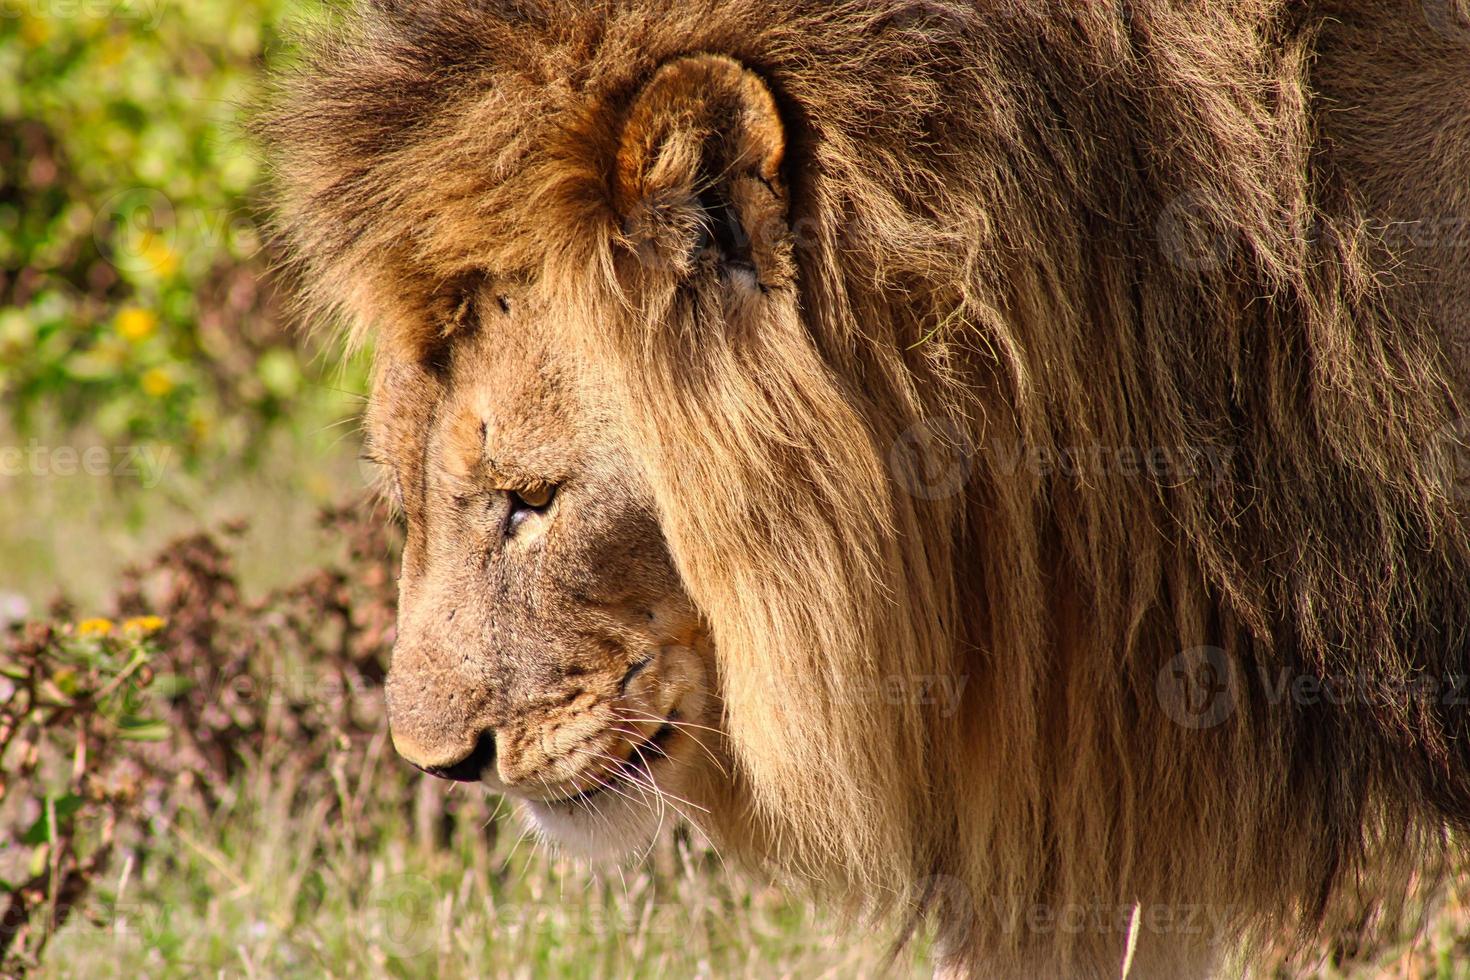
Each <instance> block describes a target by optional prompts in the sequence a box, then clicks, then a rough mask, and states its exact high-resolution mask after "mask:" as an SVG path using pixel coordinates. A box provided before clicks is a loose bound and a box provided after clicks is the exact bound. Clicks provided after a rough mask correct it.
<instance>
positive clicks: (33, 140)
mask: <svg viewBox="0 0 1470 980" xmlns="http://www.w3.org/2000/svg"><path fill="white" fill-rule="evenodd" d="M317 6H318V5H315V4H307V3H305V2H302V0H233V2H230V3H181V2H174V0H0V403H3V404H4V406H5V408H6V410H7V412H8V414H9V416H10V417H9V419H8V422H9V424H10V425H11V426H13V427H17V428H19V429H21V430H22V431H24V430H26V429H29V428H33V427H35V426H36V425H38V424H42V423H44V424H48V425H54V424H59V425H62V426H67V427H75V426H84V427H87V428H89V429H93V430H95V431H96V432H98V433H99V434H100V435H102V436H104V437H106V438H112V439H160V440H166V441H168V442H170V443H172V444H174V445H176V446H178V447H180V449H181V450H182V451H183V455H184V456H185V458H192V459H197V458H199V457H200V456H201V455H207V454H210V453H213V452H217V451H220V450H226V451H233V450H239V449H241V448H248V447H249V446H251V445H252V444H254V442H255V439H256V437H257V436H258V435H259V433H260V432H261V431H263V430H264V429H265V428H267V427H269V425H270V424H271V423H273V422H276V421H278V420H281V419H283V418H290V419H293V420H300V419H304V418H310V419H313V420H314V422H313V423H312V424H315V425H320V424H321V422H322V420H323V419H324V418H327V417H331V416H333V415H340V414H342V413H344V412H346V411H350V410H351V409H350V402H349V401H348V400H346V399H344V398H343V397H342V396H341V395H340V394H339V393H338V392H336V391H334V390H333V389H334V388H336V387H345V388H349V389H352V388H356V387H357V386H359V385H360V381H361V379H360V378H359V377H357V376H355V375H353V374H351V373H350V372H349V373H348V374H347V375H346V376H345V377H344V376H338V375H336V374H333V373H329V372H331V371H332V370H333V369H332V368H331V367H329V365H334V364H335V363H336V360H337V359H336V358H335V357H331V356H327V357H324V358H322V357H316V356H315V354H316V353H319V352H309V351H304V350H302V348H301V346H300V344H299V343H298V342H297V341H296V340H295V339H294V338H293V337H292V336H291V334H290V333H289V331H288V329H287V324H286V318H285V317H284V316H282V315H281V314H282V310H281V305H282V300H281V298H280V296H279V292H280V291H279V290H278V289H277V288H276V287H275V285H274V284H273V282H272V280H271V277H270V276H269V274H268V270H269V268H270V265H271V256H270V247H269V243H268V241H267V237H266V234H265V231H264V225H265V221H264V212H263V208H262V200H261V193H260V189H259V188H260V177H261V170H262V167H261V164H260V161H259V159H258V155H257V154H256V152H255V151H254V149H253V148H252V147H251V146H250V145H249V144H248V141H247V140H246V137H245V133H244V128H245V127H244V124H243V119H244V117H245V113H244V107H246V106H248V105H249V104H250V103H251V102H252V100H254V99H255V98H256V96H257V94H258V85H259V84H260V79H261V74H262V69H263V66H264V65H265V64H266V63H267V62H268V61H270V60H272V59H274V58H277V57H288V56H289V44H288V42H287V41H286V40H285V39H284V37H285V35H284V28H285V24H286V21H287V18H288V17H291V18H293V19H295V18H296V17H298V16H299V15H301V14H304V13H306V12H308V11H310V10H312V9H316V8H317Z"/></svg>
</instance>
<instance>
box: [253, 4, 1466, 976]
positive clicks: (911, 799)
mask: <svg viewBox="0 0 1470 980" xmlns="http://www.w3.org/2000/svg"><path fill="white" fill-rule="evenodd" d="M1311 6H1312V5H1309V4H1308V5H1304V4H1294V3H1288V2H1286V0H1227V2H1220V0H1209V2H1205V0H1200V2H1186V3H1170V2H1164V0H1135V2H1132V3H1128V4H1091V3H1088V4H1067V5H1061V4H1057V5H1052V4H1031V5H1016V4H1011V3H1004V2H1001V0H997V2H995V3H993V4H985V3H981V4H955V3H938V2H918V0H912V2H909V0H905V2H893V3H889V4H884V5H877V4H872V3H848V2H823V0H812V2H797V0H711V2H709V3H688V2H687V0H616V2H608V3H596V4H594V3H585V2H575V0H502V2H499V3H496V2H486V0H480V2H476V0H459V2H450V0H432V2H418V3H399V2H390V0H380V2H377V3H371V4H369V3H363V4H360V5H359V10H358V11H357V13H356V14H355V15H353V16H352V17H350V18H349V19H348V22H347V23H346V24H345V25H339V27H338V28H337V29H336V30H335V31H334V32H333V33H332V34H331V35H330V36H329V37H327V38H325V39H322V40H320V41H319V42H318V43H316V44H315V46H314V47H313V48H312V50H311V52H310V53H309V55H308V57H307V58H306V60H305V65H304V67H303V68H302V69H301V70H300V71H298V72H296V73H294V74H292V75H289V76H287V77H286V78H285V79H284V80H283V82H282V92H281V93H280V104H279V106H278V108H276V109H275V110H273V111H272V112H271V113H270V114H269V116H268V118H267V119H266V120H265V122H264V124H263V132H264V134H265V136H266V138H267V140H268V142H269V144H270V146H271V152H272V154H273V156H274V157H275V158H276V159H277V160H278V161H280V173H279V177H280V202H281V208H280V212H281V229H282V232H283V235H284V237H285V239H286V241H287V243H288V244H289V246H290V248H291V250H292V254H293V256H295V259H296V261H297V262H298V263H299V268H300V272H301V277H302V280H303V282H304V283H305V285H306V290H307V296H308V302H309V304H310V306H311V307H312V308H313V309H315V310H318V311H334V312H335V313H337V314H340V315H343V316H345V318H346V319H347V320H348V321H350V322H351V323H352V324H353V325H354V328H355V329H356V330H357V331H359V333H360V334H367V333H370V332H371V333H372V335H373V336H374V337H375V338H376V339H377V341H378V343H379V346H380V350H381V351H383V352H385V354H384V356H401V355H403V354H404V352H408V353H410V354H412V353H414V352H417V351H420V350H422V349H423V347H424V346H425V345H426V344H430V343H432V342H434V340H435V337H436V334H435V331H436V330H437V327H436V326H435V324H436V323H437V322H438V321H437V320H436V319H435V317H434V316H433V314H432V310H433V309H434V305H435V303H436V302H438V297H439V296H440V294H441V292H442V291H443V290H444V289H446V288H448V287H449V286H450V285H451V284H453V283H454V282H455V281H457V279H459V278H460V277H463V276H465V275H468V274H473V273H474V272H476V271H479V270H487V269H488V270H494V271H495V272H496V273H497V274H503V275H516V276H522V277H525V278H527V279H530V280H533V281H534V282H536V283H538V284H539V285H538V286H537V287H536V288H539V289H541V290H543V291H544V292H545V294H546V295H547V296H554V297H555V298H556V303H557V304H559V305H560V306H561V307H562V308H564V309H566V310H567V311H568V316H569V317H572V318H573V319H575V320H576V322H580V323H583V324H585V325H586V329H585V331H584V332H585V338H584V340H583V342H584V344H585V353H586V356H588V357H589V358H594V359H595V360H596V363H598V364H599V365H602V366H603V367H604V368H605V369H606V370H607V371H609V372H610V373H611V374H612V375H613V376H615V377H616V378H617V379H618V382H619V385H620V390H621V391H622V393H623V397H624V400H625V403H626V407H627V411H628V416H629V418H630V419H635V420H637V421H638V439H639V443H640V444H639V446H638V449H639V451H640V452H641V454H642V462H643V464H644V465H645V466H646V469H647V472H648V478H649V480H650V481H651V483H652V485H653V488H654V492H655V495H656V498H657V502H658V506H659V510H660V513H661V515H662V520H663V529H664V533H665V535H666V536H667V539H668V541H669V545H670V548H671V550H672V552H673V554H674V556H675V559H676V561H677V564H678V567H679V570H680V573H681V575H682V576H683V578H684V581H685V585H686V587H687V588H688V590H689V593H690V595H691V596H692V597H693V598H694V599H695V601H696V602H697V604H698V605H699V607H700V608H701V610H703V612H704V614H705V615H706V617H707V618H708V621H709V622H710V624H711V627H712V629H713V632H714V636H715V639H716V643H717V646H718V656H719V664H720V668H721V671H722V683H723V691H724V695H725V697H726V699H727V703H728V708H727V724H728V726H729V729H730V734H731V737H732V740H733V743H734V745H735V746H736V749H737V751H738V754H739V759H740V762H741V764H742V766H743V768H744V770H745V771H746V772H747V774H748V776H749V778H750V780H751V783H752V785H753V787H754V790H755V792H756V794H757V800H758V803H759V804H760V805H761V812H762V813H763V814H765V815H766V818H767V820H768V822H769V823H770V825H771V828H772V831H773V834H774V836H775V838H776V839H777V840H778V841H779V844H778V845H777V851H778V853H777V854H775V855H770V857H772V858H774V860H775V862H776V863H779V864H780V865H782V866H784V867H786V868H788V869H791V870H793V871H795V872H796V873H797V874H798V875H802V876H809V877H811V878H813V879H814V880H818V881H821V882H822V883H824V884H825V886H827V887H828V888H829V889H831V890H833V891H836V892H838V893H842V894H847V895H858V896H861V897H862V898H863V899H864V900H865V901H869V902H871V903H872V904H875V905H893V906H897V907H901V908H908V909H912V908H916V907H929V908H932V909H935V910H936V911H937V914H938V917H939V919H940V921H941V923H942V925H943V928H944V929H945V932H946V936H945V939H946V942H948V943H949V944H950V947H951V948H953V949H957V950H958V951H959V953H958V954H957V955H959V956H961V957H962V958H963V957H964V956H967V955H969V952H970V951H972V950H981V949H985V950H1001V951H1005V950H1012V951H1018V950H1020V949H1021V948H1022V947H1023V946H1024V944H1025V943H1026V942H1029V941H1031V940H1032V939H1034V937H1028V936H1027V935H1025V928H1024V922H1025V916H1026V915H1027V912H1028V910H1030V909H1033V908H1038V907H1040V908H1047V909H1052V910H1058V909H1067V908H1074V907H1086V908H1094V907H1098V906H1103V907H1108V908H1112V907H1114V906H1116V907H1122V908H1127V907H1130V906H1132V905H1134V904H1135V903H1138V904H1140V905H1143V906H1145V907H1147V906H1150V905H1152V906H1157V907H1171V908H1181V907H1186V906H1198V907H1209V908H1211V909H1213V910H1214V912H1215V918H1216V924H1217V925H1218V926H1219V930H1220V933H1221V935H1223V936H1230V937H1245V938H1251V937H1261V936H1264V935H1267V934H1270V933H1272V932H1274V931H1275V930H1277V929H1278V928H1279V927H1280V926H1282V925H1290V926H1299V927H1300V928H1301V929H1302V930H1303V931H1304V932H1305V933H1310V932H1312V930H1314V929H1315V928H1317V927H1318V926H1320V925H1321V924H1322V923H1323V922H1324V920H1325V919H1326V918H1327V917H1329V916H1330V915H1331V914H1332V913H1333V911H1334V909H1335V908H1336V907H1337V906H1338V903H1339V902H1341V903H1344V904H1345V905H1346V906H1348V907H1351V908H1352V909H1354V910H1355V911H1362V909H1364V908H1365V907H1368V906H1371V905H1372V904H1373V903H1374V901H1375V900H1376V899H1377V898H1379V897H1382V898H1383V899H1384V900H1385V901H1389V902H1390V903H1391V902H1392V899H1393V897H1394V896H1396V895H1400V894H1401V887H1400V885H1401V882H1402V879H1403V876H1404V874H1405V872H1406V870H1407V869H1409V868H1411V867H1415V866H1421V865H1422V864H1423V863H1424V862H1425V861H1426V860H1428V859H1430V858H1433V857H1435V856H1436V855H1438V854H1439V853H1440V850H1441V848H1442V845H1443V840H1444V834H1445V831H1444V828H1445V827H1446V825H1447V823H1448V825H1451V826H1453V825H1463V824H1464V822H1465V821H1466V819H1467V817H1470V722H1467V718H1470V714H1467V712H1466V711H1465V710H1464V709H1463V708H1461V707H1456V706H1454V705H1453V704H1452V703H1450V702H1449V700H1448V699H1446V698H1443V697H1423V696H1421V695H1420V694H1416V693H1415V692H1416V691H1418V692H1422V691H1423V690H1424V689H1425V685H1442V686H1443V685H1448V684H1450V683H1451V682H1452V679H1453V678H1456V677H1459V676H1460V675H1463V674H1465V673H1466V672H1467V670H1466V668H1467V646H1466V638H1465V629H1466V624H1470V536H1467V533H1466V527H1465V525H1464V513H1463V509H1462V507H1461V506H1460V505H1459V503H1458V502H1457V501H1456V500H1455V499H1454V495H1453V494H1452V493H1451V492H1450V489H1451V488H1450V487H1448V486H1447V485H1446V483H1445V480H1444V478H1443V477H1444V471H1443V466H1442V462H1443V460H1442V454H1440V453H1438V452H1436V449H1435V447H1436V446H1437V445H1440V444H1441V442H1442V436H1441V433H1443V432H1444V431H1446V430H1447V429H1446V427H1448V426H1451V425H1452V423H1453V422H1454V420H1455V418H1456V408H1455V404H1454V394H1453V392H1452V387H1451V383H1450V381H1449V379H1448V376H1447V374H1446V370H1445V367H1444V365H1443V363H1442V360H1441V355H1440V353H1439V348H1438V346H1437V341H1436V340H1435V338H1434V337H1432V336H1431V335H1429V334H1428V333H1427V331H1425V330H1424V329H1423V327H1422V325H1421V324H1419V323H1418V322H1417V321H1415V320H1413V319H1411V318H1408V317H1404V316H1401V315H1394V314H1393V313H1392V311H1391V307H1390V305H1389V304H1388V302H1387V300H1386V299H1385V288H1386V287H1385V282H1386V279H1387V275H1388V270H1389V269H1390V266H1389V264H1388V262H1387V260H1386V258H1385V257H1384V252H1383V249H1382V247H1381V245H1380V243H1378V242H1376V241H1375V240H1374V239H1373V238H1372V237H1371V236H1370V235H1369V234H1368V232H1367V231H1366V230H1365V225H1364V216H1363V215H1362V214H1360V213H1359V210H1360V208H1359V205H1358V204H1357V203H1356V202H1355V198H1354V196H1353V195H1352V194H1351V193H1350V192H1349V189H1348V187H1347V185H1346V182H1345V180H1344V177H1343V175H1342V174H1341V173H1339V172H1337V170H1336V168H1335V167H1334V165H1333V164H1332V161H1331V160H1330V159H1329V158H1328V157H1326V156H1324V155H1323V154H1322V153H1320V152H1319V150H1318V147H1317V145H1316V143H1315V141H1314V131H1315V129H1316V125H1317V123H1316V114H1317V113H1318V112H1320V111H1321V110H1320V108H1319V107H1318V106H1317V105H1316V103H1315V102H1314V97H1313V91H1312V72H1313V62H1312V56H1313V45H1314V43H1315V38H1316V35H1317V32H1318V30H1319V29H1320V26H1321V19H1322V18H1321V15H1320V14H1319V13H1315V12H1314V13H1308V12H1307V8H1309V7H1311ZM695 52H712V53H718V54H720V55H725V56H728V57H729V58H732V59H734V61H735V62H737V63H738V64H740V65H743V66H745V67H746V68H749V69H750V70H751V71H753V72H755V73H756V74H757V75H758V76H759V77H760V78H761V79H763V80H764V81H765V83H766V84H767V85H768V86H769V88H770V90H771V92H772V93H773V94H774V96H775V99H776V103H777V106H778V107H779V111H780V113H781V115H782V118H783V121H784V123H785V125H786V128H787V137H788V142H787V146H786V148H785V154H786V155H785V159H784V162H783V163H782V171H783V173H784V174H785V177H786V180H787V181H788V183H789V187H790V213H789V226H790V237H789V241H788V243H787V244H788V246H789V248H788V251H789V254H788V255H787V258H788V259H789V262H790V263H791V268H792V274H791V276H790V281H789V283H787V284H785V285H786V286H788V287H789V288H790V289H791V290H793V291H794V292H793V295H794V297H795V300H794V302H793V303H792V304H791V305H790V306H789V308H785V307H783V308H782V309H788V311H789V315H778V316H772V317H769V318H768V319H767V320H766V321H764V322H762V323H759V324H757V325H756V327H755V328H753V329H749V330H739V331H735V330H726V329H722V321H721V316H722V313H721V310H720V308H719V307H718V304H712V303H707V302H701V301H699V300H698V299H697V298H696V299H695V300H690V299H689V297H687V296H682V295H681V294H680V293H679V291H678V290H677V289H676V288H674V286H672V285H671V282H672V276H671V274H669V273H668V272H667V270H662V269H659V268H657V266H656V264H650V263H648V262H646V261H643V260H641V259H640V256H639V254H638V244H639V243H638V234H639V233H638V230H637V229H635V228H633V227H631V226H630V223H629V221H628V216H627V215H626V214H623V213H621V212H620V209H619V207H618V202H617V200H616V197H617V193H616V188H615V187H614V186H613V181H614V175H615V173H616V171H617V152H618V147H619V144H620V139H621V138H622V130H621V127H622V126H623V125H624V121H625V118H626V114H627V113H628V111H629V107H630V105H631V104H632V103H633V100H634V98H635V96H636V95H637V93H638V92H639V91H640V90H641V89H642V88H643V86H644V85H645V84H646V83H647V81H648V79H649V78H650V77H651V76H652V75H653V74H654V72H655V71H656V70H657V69H658V68H659V66H660V65H663V64H666V63H668V62H669V61H671V60H672V59H675V58H677V57H679V56H682V55H686V54H689V53H695ZM798 311H799V312H798ZM1437 440H1440V442H1437ZM1202 670H1203V671H1206V672H1210V671H1213V672H1214V674H1215V675H1216V679H1217V680H1218V681H1219V683H1220V684H1222V685H1223V686H1224V689H1225V697H1226V698H1227V700H1226V701H1225V702H1221V703H1222V704H1223V705H1224V707H1223V708H1218V707H1216V708H1210V709H1209V710H1210V711H1215V712H1217V714H1218V715H1219V716H1218V717H1212V716H1210V714H1209V712H1208V711H1207V712H1206V714H1205V715H1204V716H1200V715H1198V714H1195V715H1185V716H1181V711H1182V710H1184V709H1185V708H1187V707H1189V706H1187V705H1184V704H1182V702H1181V697H1182V696H1183V695H1184V694H1188V693H1190V692H1191V691H1193V690H1194V687H1193V686H1192V685H1195V684H1196V683H1197V682H1198V681H1199V679H1200V672H1201V671H1202ZM925 678H945V679H948V680H949V681H951V682H956V681H962V682H963V687H962V691H963V697H962V701H961V703H960V710H958V711H949V710H943V706H942V705H941V704H938V703H935V702H936V699H935V698H931V697H923V696H916V695H914V693H913V692H914V691H915V690H917V686H918V684H919V683H920V682H921V681H923V679H925ZM1278 678H1288V679H1292V680H1299V679H1303V678H1305V679H1308V680H1315V681H1316V682H1318V683H1319V684H1320V683H1321V682H1323V681H1324V680H1325V681H1327V682H1329V683H1342V682H1351V684H1352V685H1355V687H1354V690H1361V691H1366V692H1371V696H1368V695H1366V694H1362V695H1360V696H1356V697H1348V698H1328V697H1318V698H1315V699H1314V698H1308V697H1291V696H1288V697H1282V696H1281V690H1280V688H1279V687H1278V686H1276V685H1277V679H1278ZM1416 685H1418V686H1416ZM959 689H960V688H959V687H958V686H957V687H956V690H959ZM885 690H888V691H896V692H897V695H896V696H893V697H881V696H874V692H882V691H885ZM1333 701H1341V702H1343V703H1332V702H1333ZM1053 938H1054V940H1055V943H1056V944H1057V945H1058V946H1064V947H1066V949H1067V951H1066V955H1067V956H1075V957H1078V958H1086V957H1088V956H1093V955H1094V954H1096V955H1098V956H1104V955H1111V954H1110V953H1099V952H1097V951H1098V950H1111V949H1113V948H1114V947H1115V944H1116V941H1117V939H1118V936H1117V934H1116V933H1115V932H1114V933H1109V934H1107V935H1099V933H1098V931H1097V930H1091V929H1080V930H1075V931H1064V930H1058V931H1057V932H1056V934H1055V935H1054V937H1053ZM1079 961H1080V959H1079Z"/></svg>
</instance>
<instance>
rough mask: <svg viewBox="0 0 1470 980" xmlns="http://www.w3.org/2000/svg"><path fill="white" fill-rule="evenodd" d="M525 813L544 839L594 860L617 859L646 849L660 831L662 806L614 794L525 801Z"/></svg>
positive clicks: (523, 810)
mask: <svg viewBox="0 0 1470 980" xmlns="http://www.w3.org/2000/svg"><path fill="white" fill-rule="evenodd" d="M520 809H521V812H522V814H523V815H524V816H525V818H526V820H527V822H528V823H530V824H531V826H533V827H534V828H535V829H536V831H537V832H538V833H539V834H540V835H541V837H542V839H543V840H545V841H546V842H548V843H550V844H552V845H554V846H555V847H557V848H558V849H560V850H563V851H565V852H567V853H569V854H573V855H575V856H577V857H580V858H584V859H586V860H591V861H616V860H619V859H621V858H625V857H628V856H630V855H632V854H636V853H639V852H641V851H643V850H645V849H646V848H647V847H648V846H649V845H650V844H652V843H653V839H654V838H655V837H656V836H657V835H658V832H659V826H660V823H661V822H662V821H660V819H659V808H658V806H657V804H654V805H652V806H645V805H644V804H642V803H641V802H638V801H632V800H625V799H620V798H614V799H613V800H610V801H603V802H602V805H601V806H599V807H597V808H596V809H589V807H588V805H587V804H570V803H541V802H536V801H530V800H527V801H522V802H521V804H520Z"/></svg>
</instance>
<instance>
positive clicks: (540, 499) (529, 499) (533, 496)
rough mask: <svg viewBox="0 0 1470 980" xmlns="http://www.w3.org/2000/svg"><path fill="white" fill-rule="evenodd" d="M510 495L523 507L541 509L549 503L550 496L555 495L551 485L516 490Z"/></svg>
mask: <svg viewBox="0 0 1470 980" xmlns="http://www.w3.org/2000/svg"><path fill="white" fill-rule="evenodd" d="M511 496H513V497H515V498H516V500H517V501H518V502H519V503H520V504H521V505H522V506H524V507H529V508H531V509H532V510H543V509H545V508H546V507H549V506H550V505H551V498H552V497H554V496H556V490H555V489H554V488H552V487H537V488H536V489H534V490H520V491H517V492H515V493H514V494H512V495H511Z"/></svg>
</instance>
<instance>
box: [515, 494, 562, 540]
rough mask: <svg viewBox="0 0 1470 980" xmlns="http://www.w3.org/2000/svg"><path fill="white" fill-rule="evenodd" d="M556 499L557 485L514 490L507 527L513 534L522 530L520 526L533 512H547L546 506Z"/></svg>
mask: <svg viewBox="0 0 1470 980" xmlns="http://www.w3.org/2000/svg"><path fill="white" fill-rule="evenodd" d="M555 499H556V487H552V486H545V487H536V488H534V489H526V490H512V491H511V493H510V521H509V523H508V526H507V528H506V530H507V531H509V532H510V533H511V534H514V533H515V532H516V531H518V530H520V526H521V525H522V524H523V523H525V521H526V519H527V518H529V517H530V516H531V515H532V514H541V513H545V511H546V508H548V507H550V506H551V502H552V501H553V500H555Z"/></svg>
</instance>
